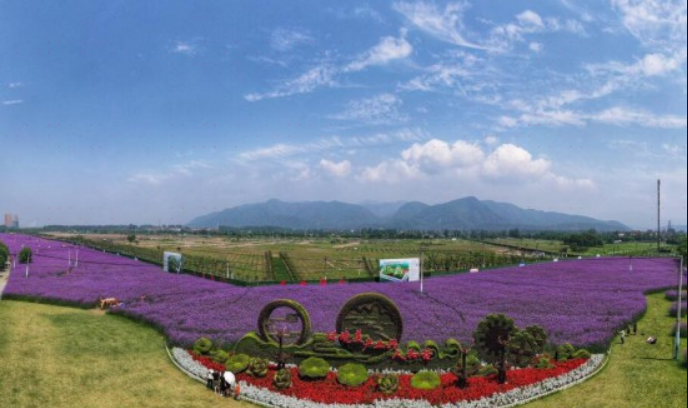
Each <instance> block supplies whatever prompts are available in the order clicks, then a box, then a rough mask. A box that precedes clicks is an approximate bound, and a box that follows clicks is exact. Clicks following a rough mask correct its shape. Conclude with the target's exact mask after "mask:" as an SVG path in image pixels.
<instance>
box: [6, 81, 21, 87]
mask: <svg viewBox="0 0 688 408" xmlns="http://www.w3.org/2000/svg"><path fill="white" fill-rule="evenodd" d="M23 86H24V84H23V83H21V82H10V83H9V84H7V87H8V88H21V87H23Z"/></svg>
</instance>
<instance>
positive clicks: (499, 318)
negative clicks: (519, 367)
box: [473, 314, 518, 364]
mask: <svg viewBox="0 0 688 408" xmlns="http://www.w3.org/2000/svg"><path fill="white" fill-rule="evenodd" d="M517 331H518V329H517V328H516V325H515V324H514V321H513V320H512V319H510V318H508V317H506V316H504V315H503V314H499V315H489V316H487V317H486V318H485V319H484V320H483V321H481V322H480V324H479V325H478V328H477V329H476V331H475V332H474V333H473V343H474V344H475V350H476V351H477V352H478V355H479V357H480V359H481V360H483V361H485V362H487V363H490V364H495V363H498V362H500V360H501V356H502V354H503V353H504V352H505V351H506V346H505V345H504V344H502V340H504V339H510V338H511V336H513V335H514V334H516V332H517Z"/></svg>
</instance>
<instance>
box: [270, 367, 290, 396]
mask: <svg viewBox="0 0 688 408" xmlns="http://www.w3.org/2000/svg"><path fill="white" fill-rule="evenodd" d="M273 384H274V385H275V388H277V389H278V390H280V391H284V390H287V389H289V388H291V386H292V385H293V381H292V375H291V370H288V369H286V368H283V369H281V370H279V371H278V372H277V373H275V380H274V381H273Z"/></svg>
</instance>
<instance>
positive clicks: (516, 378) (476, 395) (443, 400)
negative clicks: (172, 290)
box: [194, 356, 586, 405]
mask: <svg viewBox="0 0 688 408" xmlns="http://www.w3.org/2000/svg"><path fill="white" fill-rule="evenodd" d="M194 359H195V360H196V361H198V362H200V363H201V364H203V365H205V366H206V367H208V368H213V369H216V368H215V367H218V366H220V367H221V365H218V364H217V363H214V362H212V361H211V360H209V359H207V358H203V357H200V358H198V357H197V356H194ZM206 362H209V364H211V365H206ZM585 362H586V360H571V361H567V362H553V364H554V365H555V367H554V368H552V369H548V370H538V369H534V368H528V369H524V370H511V371H509V373H508V375H507V378H508V383H507V384H504V385H500V384H499V383H498V382H497V379H496V376H492V377H484V378H483V377H477V378H471V379H470V380H469V386H468V388H466V389H464V390H462V389H459V388H458V387H457V386H456V384H457V381H458V379H457V378H456V376H455V375H453V374H445V375H443V376H442V387H440V388H438V389H436V390H432V391H421V390H416V389H413V388H412V387H411V377H412V376H410V375H402V376H400V377H399V391H398V392H397V393H396V394H394V395H392V396H387V395H384V394H382V393H380V392H378V391H377V384H376V381H375V378H372V377H371V378H370V379H368V381H367V382H366V383H365V384H363V385H361V386H360V387H356V388H350V387H345V386H343V385H340V384H339V383H338V382H337V374H335V373H330V374H329V375H328V376H327V378H326V379H325V380H321V381H304V380H302V379H301V378H299V370H298V369H296V368H294V369H292V375H293V383H294V385H293V387H292V388H290V389H288V390H284V391H278V390H276V389H275V387H274V386H273V384H272V381H273V379H274V377H275V370H274V367H273V368H271V370H270V373H269V374H268V376H267V377H265V378H254V377H251V376H250V375H248V374H240V375H238V376H237V379H238V380H239V381H245V382H247V383H249V384H251V385H253V386H256V387H259V388H264V389H268V390H270V391H272V392H276V393H280V394H282V395H287V396H290V397H294V398H298V399H304V400H310V401H313V402H316V403H322V404H372V403H374V402H375V401H379V400H388V399H402V400H423V401H428V402H429V403H431V404H433V405H441V404H448V403H456V402H460V401H475V400H479V399H482V398H485V397H490V396H492V395H495V394H501V393H505V392H508V391H511V390H513V389H516V388H521V387H526V386H529V385H534V384H537V383H539V382H542V381H544V380H547V379H549V378H554V377H559V376H562V375H564V374H567V373H569V372H571V371H573V370H575V369H577V368H578V367H580V366H582V365H583V364H585ZM223 368H224V367H223Z"/></svg>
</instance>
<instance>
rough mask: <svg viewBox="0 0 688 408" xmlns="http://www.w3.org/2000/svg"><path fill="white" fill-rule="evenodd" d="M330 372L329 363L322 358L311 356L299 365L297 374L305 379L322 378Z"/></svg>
mask: <svg viewBox="0 0 688 408" xmlns="http://www.w3.org/2000/svg"><path fill="white" fill-rule="evenodd" d="M329 373H330V364H329V363H328V362H327V361H325V360H323V359H322V358H317V357H311V358H309V359H307V360H305V361H304V362H303V363H301V365H300V366H299V374H300V375H301V378H303V379H305V380H322V379H323V378H326V377H327V374H329Z"/></svg>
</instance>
